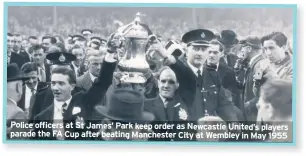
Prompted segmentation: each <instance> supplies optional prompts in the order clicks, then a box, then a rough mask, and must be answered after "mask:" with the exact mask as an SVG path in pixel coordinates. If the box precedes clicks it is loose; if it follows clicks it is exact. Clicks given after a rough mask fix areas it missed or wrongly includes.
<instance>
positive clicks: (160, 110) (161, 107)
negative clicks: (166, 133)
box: [153, 96, 167, 121]
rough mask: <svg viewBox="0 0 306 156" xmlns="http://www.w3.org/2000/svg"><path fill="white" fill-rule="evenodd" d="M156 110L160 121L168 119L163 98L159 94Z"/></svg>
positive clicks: (155, 102) (155, 104) (155, 103)
mask: <svg viewBox="0 0 306 156" xmlns="http://www.w3.org/2000/svg"><path fill="white" fill-rule="evenodd" d="M153 107H154V112H155V114H156V115H157V117H158V121H167V116H166V110H165V107H164V103H163V101H162V99H161V98H160V97H159V96H157V98H156V99H155V101H154V106H153Z"/></svg>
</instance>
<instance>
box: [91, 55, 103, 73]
mask: <svg viewBox="0 0 306 156" xmlns="http://www.w3.org/2000/svg"><path fill="white" fill-rule="evenodd" d="M88 61H89V65H88V70H89V72H90V73H91V74H92V75H93V76H95V77H98V76H99V73H100V69H101V64H102V62H103V59H102V57H96V56H90V57H89V58H88Z"/></svg>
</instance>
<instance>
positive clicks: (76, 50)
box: [71, 45, 85, 77]
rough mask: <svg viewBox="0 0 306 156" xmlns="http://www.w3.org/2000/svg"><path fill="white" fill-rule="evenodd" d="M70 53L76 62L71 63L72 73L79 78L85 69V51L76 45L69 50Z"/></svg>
mask: <svg viewBox="0 0 306 156" xmlns="http://www.w3.org/2000/svg"><path fill="white" fill-rule="evenodd" d="M71 53H72V54H73V55H75V56H76V60H75V61H73V62H72V66H73V68H74V72H75V75H76V77H80V76H82V75H83V74H84V72H85V71H84V70H85V68H84V67H83V66H84V59H85V50H84V49H83V48H81V47H80V46H78V45H75V46H73V47H72V49H71Z"/></svg>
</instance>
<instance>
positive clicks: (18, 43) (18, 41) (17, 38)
mask: <svg viewBox="0 0 306 156" xmlns="http://www.w3.org/2000/svg"><path fill="white" fill-rule="evenodd" d="M21 42H22V37H21V36H15V50H16V51H19V50H20V49H21Z"/></svg>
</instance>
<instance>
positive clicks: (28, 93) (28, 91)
mask: <svg viewBox="0 0 306 156" xmlns="http://www.w3.org/2000/svg"><path fill="white" fill-rule="evenodd" d="M36 91H37V83H36V86H35V88H34V94H36ZM31 96H32V91H31V89H30V88H29V87H28V86H27V85H26V88H25V104H24V108H25V109H29V107H30V100H31Z"/></svg>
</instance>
